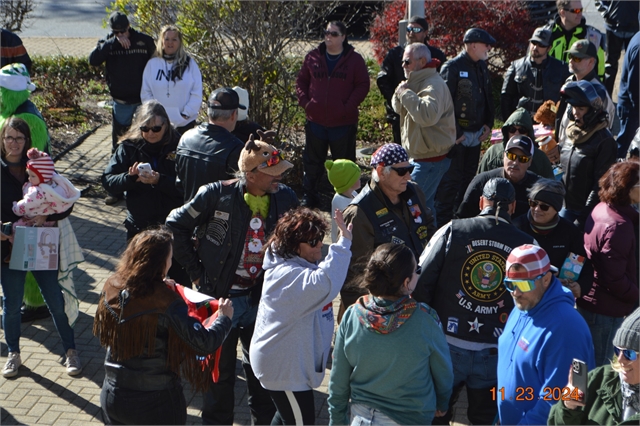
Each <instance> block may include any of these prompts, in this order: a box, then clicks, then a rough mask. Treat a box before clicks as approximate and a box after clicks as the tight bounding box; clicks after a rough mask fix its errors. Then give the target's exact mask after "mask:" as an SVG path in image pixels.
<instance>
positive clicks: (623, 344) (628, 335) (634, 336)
mask: <svg viewBox="0 0 640 426" xmlns="http://www.w3.org/2000/svg"><path fill="white" fill-rule="evenodd" d="M613 346H617V347H619V348H622V349H633V350H634V351H636V352H640V308H638V309H636V310H635V311H633V312H632V313H630V314H629V315H627V317H626V318H625V319H624V321H623V323H622V325H621V326H620V328H619V329H618V331H616V335H615V337H614V338H613Z"/></svg>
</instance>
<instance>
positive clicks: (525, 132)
mask: <svg viewBox="0 0 640 426" xmlns="http://www.w3.org/2000/svg"><path fill="white" fill-rule="evenodd" d="M507 130H508V131H509V133H515V132H518V133H520V134H521V135H528V134H529V131H528V130H527V129H525V128H524V127H520V126H509V128H508V129H507Z"/></svg>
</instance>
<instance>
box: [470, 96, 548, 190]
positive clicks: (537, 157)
mask: <svg viewBox="0 0 640 426" xmlns="http://www.w3.org/2000/svg"><path fill="white" fill-rule="evenodd" d="M511 126H520V127H525V128H526V129H527V130H528V131H529V135H534V131H533V121H531V115H530V114H529V113H528V112H527V111H526V110H525V109H524V108H518V109H516V110H515V111H514V112H513V114H511V115H510V116H509V118H507V121H506V122H505V123H504V125H503V126H502V142H501V143H496V144H494V145H492V146H491V147H490V148H489V149H488V150H487V151H486V152H485V153H484V155H483V156H482V160H480V165H479V166H478V173H482V172H488V171H489V170H493V169H498V168H500V167H502V166H503V165H504V158H503V157H504V149H505V148H506V146H507V142H509V130H508V129H509V127H511ZM532 139H534V140H535V137H534V138H532ZM529 171H530V172H533V173H535V174H537V175H540V176H542V177H543V178H547V179H555V176H554V175H553V168H552V167H551V162H550V161H549V158H547V155H546V154H545V153H544V152H542V151H540V150H539V149H538V147H537V146H535V147H534V149H533V160H532V161H531V166H529Z"/></svg>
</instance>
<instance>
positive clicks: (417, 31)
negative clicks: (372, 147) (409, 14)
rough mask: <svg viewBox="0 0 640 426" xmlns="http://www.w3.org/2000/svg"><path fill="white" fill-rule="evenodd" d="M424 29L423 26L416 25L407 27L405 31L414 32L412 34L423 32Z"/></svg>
mask: <svg viewBox="0 0 640 426" xmlns="http://www.w3.org/2000/svg"><path fill="white" fill-rule="evenodd" d="M423 31H424V29H423V28H418V27H407V32H409V33H414V34H420V33H421V32H423Z"/></svg>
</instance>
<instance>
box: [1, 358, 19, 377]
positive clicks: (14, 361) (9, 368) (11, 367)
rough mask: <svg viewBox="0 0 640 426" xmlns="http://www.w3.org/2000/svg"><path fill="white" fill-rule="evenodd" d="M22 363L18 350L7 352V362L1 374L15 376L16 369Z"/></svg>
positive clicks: (16, 373)
mask: <svg viewBox="0 0 640 426" xmlns="http://www.w3.org/2000/svg"><path fill="white" fill-rule="evenodd" d="M21 365H22V360H21V359H20V353H19V352H9V356H8V357H7V363H6V364H5V365H4V369H3V370H2V375H3V376H4V377H15V376H17V375H18V369H19V368H20V366H21Z"/></svg>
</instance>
